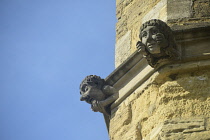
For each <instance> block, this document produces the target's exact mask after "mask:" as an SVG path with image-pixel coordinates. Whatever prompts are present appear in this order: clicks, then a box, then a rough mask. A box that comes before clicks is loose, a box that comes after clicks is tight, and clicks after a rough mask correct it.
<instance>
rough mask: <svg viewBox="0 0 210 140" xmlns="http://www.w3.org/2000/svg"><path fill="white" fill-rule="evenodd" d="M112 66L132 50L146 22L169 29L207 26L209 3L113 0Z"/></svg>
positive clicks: (196, 0)
mask: <svg viewBox="0 0 210 140" xmlns="http://www.w3.org/2000/svg"><path fill="white" fill-rule="evenodd" d="M116 16H117V19H118V22H117V24H116V46H115V66H116V67H118V66H119V65H120V64H122V63H123V62H124V61H125V60H126V59H127V58H128V57H129V56H130V55H131V54H132V53H133V52H135V51H136V42H137V41H138V40H139V38H138V35H139V28H140V25H141V24H142V23H144V22H145V21H148V20H150V19H155V18H156V19H161V20H163V21H165V22H167V23H168V24H169V25H170V26H173V25H188V24H189V25H190V24H194V23H200V22H208V23H210V2H209V0H116Z"/></svg>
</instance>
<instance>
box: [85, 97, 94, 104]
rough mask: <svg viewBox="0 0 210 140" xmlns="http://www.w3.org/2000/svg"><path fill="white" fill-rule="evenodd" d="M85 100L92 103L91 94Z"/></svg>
mask: <svg viewBox="0 0 210 140" xmlns="http://www.w3.org/2000/svg"><path fill="white" fill-rule="evenodd" d="M85 101H86V102H87V103H90V104H92V101H93V98H91V97H90V96H87V97H86V99H85Z"/></svg>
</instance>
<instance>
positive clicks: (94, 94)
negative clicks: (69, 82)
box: [80, 84, 105, 104]
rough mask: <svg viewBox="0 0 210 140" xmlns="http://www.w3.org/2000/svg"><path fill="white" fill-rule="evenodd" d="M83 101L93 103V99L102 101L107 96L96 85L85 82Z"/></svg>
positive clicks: (81, 98)
mask: <svg viewBox="0 0 210 140" xmlns="http://www.w3.org/2000/svg"><path fill="white" fill-rule="evenodd" d="M81 95H82V96H81V97H80V100H81V101H86V102H87V103H89V104H91V103H92V101H93V100H97V101H102V100H104V98H105V95H104V93H103V92H102V91H101V90H100V89H98V88H96V87H95V86H91V85H87V84H84V85H83V86H82V92H81Z"/></svg>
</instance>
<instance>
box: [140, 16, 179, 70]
mask: <svg viewBox="0 0 210 140" xmlns="http://www.w3.org/2000/svg"><path fill="white" fill-rule="evenodd" d="M139 38H140V40H141V41H138V42H137V44H136V47H137V49H138V52H140V53H142V54H143V56H144V57H146V59H147V61H148V64H149V65H150V66H151V67H156V66H157V65H158V64H160V63H161V62H163V61H165V60H177V59H179V57H180V55H179V51H178V49H177V45H176V43H175V39H174V37H173V33H172V30H171V28H170V27H169V26H168V25H167V24H166V23H165V22H163V21H161V20H158V19H152V20H149V21H147V22H145V23H144V24H143V25H142V26H141V28H140V35H139Z"/></svg>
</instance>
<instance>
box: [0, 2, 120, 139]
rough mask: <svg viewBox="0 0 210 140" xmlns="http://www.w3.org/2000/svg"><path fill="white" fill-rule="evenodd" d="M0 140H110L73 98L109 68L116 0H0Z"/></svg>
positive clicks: (100, 118) (99, 116) (98, 116)
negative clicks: (89, 78) (85, 81)
mask: <svg viewBox="0 0 210 140" xmlns="http://www.w3.org/2000/svg"><path fill="white" fill-rule="evenodd" d="M0 18H1V20H0V31H1V33H0V66H1V69H0V140H108V139H109V138H108V134H107V130H106V125H105V121H104V118H103V116H102V114H101V113H94V112H92V111H91V109H90V105H88V104H86V103H85V102H81V101H80V100H79V97H80V95H79V84H80V82H81V81H82V80H83V79H84V77H85V76H87V75H90V74H95V75H99V76H101V77H102V78H106V77H107V76H108V75H109V74H110V73H111V72H112V71H113V70H114V47H115V24H116V17H115V0H91V1H90V0H0Z"/></svg>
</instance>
